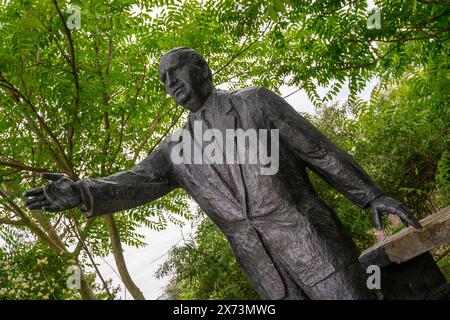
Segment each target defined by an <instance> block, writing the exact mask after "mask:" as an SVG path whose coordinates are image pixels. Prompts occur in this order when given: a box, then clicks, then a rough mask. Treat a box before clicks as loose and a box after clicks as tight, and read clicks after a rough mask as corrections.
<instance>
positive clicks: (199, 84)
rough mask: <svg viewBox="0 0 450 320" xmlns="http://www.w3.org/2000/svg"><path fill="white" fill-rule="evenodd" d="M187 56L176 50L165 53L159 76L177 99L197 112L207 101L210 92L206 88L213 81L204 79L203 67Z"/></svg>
mask: <svg viewBox="0 0 450 320" xmlns="http://www.w3.org/2000/svg"><path fill="white" fill-rule="evenodd" d="M186 56H187V55H183V54H177V53H176V52H174V53H171V54H168V55H165V56H164V57H163V58H162V60H161V63H160V67H159V77H160V79H161V81H162V82H163V84H164V87H165V88H166V92H167V93H168V94H169V95H170V96H171V97H172V98H174V99H175V101H177V102H178V103H179V104H180V105H181V106H183V107H185V108H187V109H189V110H191V111H193V112H195V111H197V110H199V109H200V108H201V107H202V106H203V103H204V102H205V101H206V98H207V97H208V95H209V93H210V92H205V88H206V87H209V86H211V82H210V81H205V80H203V77H202V73H203V70H202V68H200V67H199V66H197V65H195V64H193V63H191V62H189V61H187V58H186ZM200 79H201V80H200Z"/></svg>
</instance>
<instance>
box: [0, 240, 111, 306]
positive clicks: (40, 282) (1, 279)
mask: <svg viewBox="0 0 450 320" xmlns="http://www.w3.org/2000/svg"><path fill="white" fill-rule="evenodd" d="M16 236H19V237H20V234H16ZM22 236H23V235H22ZM21 240H22V241H20V242H18V244H17V245H16V246H15V247H9V248H8V247H5V248H0V299H7V300H12V299H27V300H28V299H29V300H36V299H42V300H48V299H50V300H67V299H79V296H78V294H77V292H76V290H75V289H70V288H69V287H68V286H67V270H68V267H69V266H71V265H72V264H73V263H74V261H70V260H65V259H63V258H61V256H59V255H58V254H57V253H55V252H54V251H52V250H48V249H47V248H43V247H42V246H40V244H39V243H33V242H28V241H26V239H21ZM69 270H70V269H69ZM88 277H89V282H90V284H91V286H92V287H93V288H94V289H95V290H96V291H97V294H96V297H97V299H105V298H107V296H106V295H105V294H104V293H102V290H99V289H100V288H98V285H96V284H95V283H94V277H93V274H89V275H88ZM115 291H116V292H117V289H116V290H115Z"/></svg>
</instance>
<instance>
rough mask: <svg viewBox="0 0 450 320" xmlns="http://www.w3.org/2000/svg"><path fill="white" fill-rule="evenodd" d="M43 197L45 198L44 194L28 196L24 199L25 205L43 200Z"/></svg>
mask: <svg viewBox="0 0 450 320" xmlns="http://www.w3.org/2000/svg"><path fill="white" fill-rule="evenodd" d="M45 199H46V197H45V195H43V194H41V195H39V196H36V197H34V198H30V199H28V200H27V201H25V206H27V207H28V206H29V205H31V204H33V203H35V202H39V201H43V200H45Z"/></svg>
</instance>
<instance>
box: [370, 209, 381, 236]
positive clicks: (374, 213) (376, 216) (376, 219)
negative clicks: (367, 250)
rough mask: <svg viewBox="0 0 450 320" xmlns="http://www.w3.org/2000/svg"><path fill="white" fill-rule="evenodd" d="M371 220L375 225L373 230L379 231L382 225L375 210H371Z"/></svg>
mask: <svg viewBox="0 0 450 320" xmlns="http://www.w3.org/2000/svg"><path fill="white" fill-rule="evenodd" d="M372 218H373V222H374V223H375V228H376V229H377V230H378V231H381V230H382V229H383V225H382V224H381V215H380V213H379V212H378V210H377V209H372Z"/></svg>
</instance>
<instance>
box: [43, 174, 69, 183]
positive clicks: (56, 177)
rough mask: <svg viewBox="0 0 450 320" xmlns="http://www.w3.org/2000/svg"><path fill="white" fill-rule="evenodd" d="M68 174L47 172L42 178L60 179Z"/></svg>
mask: <svg viewBox="0 0 450 320" xmlns="http://www.w3.org/2000/svg"><path fill="white" fill-rule="evenodd" d="M65 176H66V175H65V174H63V173H55V172H45V173H43V174H42V176H41V177H42V178H44V179H47V180H51V181H58V180H59V179H61V178H64V177H65Z"/></svg>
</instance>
